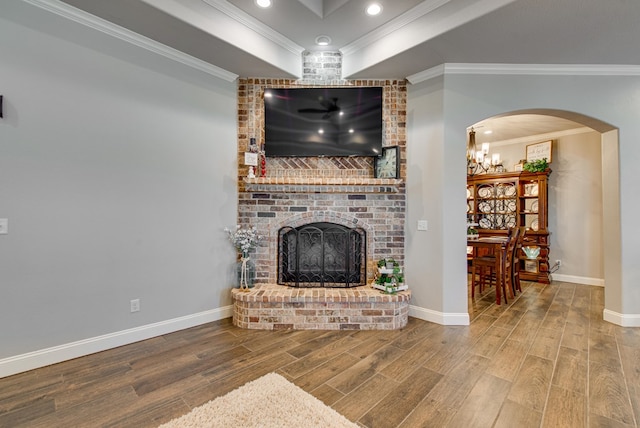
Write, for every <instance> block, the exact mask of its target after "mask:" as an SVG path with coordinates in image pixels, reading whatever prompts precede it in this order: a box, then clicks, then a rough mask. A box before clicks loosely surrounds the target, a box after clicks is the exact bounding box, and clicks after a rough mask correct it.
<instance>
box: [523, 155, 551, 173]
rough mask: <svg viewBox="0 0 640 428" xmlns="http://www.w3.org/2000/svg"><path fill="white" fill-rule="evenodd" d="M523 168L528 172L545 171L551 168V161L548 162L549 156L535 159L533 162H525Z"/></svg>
mask: <svg viewBox="0 0 640 428" xmlns="http://www.w3.org/2000/svg"><path fill="white" fill-rule="evenodd" d="M522 169H524V170H525V171H527V172H544V171H546V170H547V169H549V162H547V158H542V159H538V160H534V161H532V162H525V164H524V166H523V167H522Z"/></svg>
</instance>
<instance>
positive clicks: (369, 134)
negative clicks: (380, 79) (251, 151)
mask: <svg viewBox="0 0 640 428" xmlns="http://www.w3.org/2000/svg"><path fill="white" fill-rule="evenodd" d="M264 121H265V147H264V150H265V155H266V156H378V155H379V154H380V153H381V151H382V88H381V87H352V88H351V87H350V88H280V89H265V91H264Z"/></svg>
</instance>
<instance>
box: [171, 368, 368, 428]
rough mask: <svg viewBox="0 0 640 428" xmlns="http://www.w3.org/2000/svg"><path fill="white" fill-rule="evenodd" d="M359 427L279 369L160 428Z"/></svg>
mask: <svg viewBox="0 0 640 428" xmlns="http://www.w3.org/2000/svg"><path fill="white" fill-rule="evenodd" d="M204 427H207V428H209V427H216V428H218V427H220V428H223V427H229V428H240V427H242V428H272V427H273V428H276V427H277V428H307V427H308V428H316V427H317V428H327V427H332V428H333V427H336V428H339V427H344V428H358V425H356V424H354V423H353V422H351V421H349V420H348V419H347V418H345V417H344V416H342V415H341V414H340V413H338V412H336V411H335V410H333V409H332V408H331V407H329V406H327V405H325V404H324V403H323V402H322V401H320V400H318V399H317V398H316V397H314V396H313V395H311V394H309V393H307V392H306V391H304V390H303V389H301V388H299V387H298V386H296V385H294V384H292V383H291V382H289V381H288V380H286V379H285V378H284V377H282V376H280V375H279V374H276V373H269V374H267V375H264V376H262V377H261V378H258V379H256V380H254V381H251V382H248V383H246V384H244V385H242V386H241V387H240V388H237V389H234V390H233V391H231V392H229V393H228V394H226V395H223V396H221V397H218V398H216V399H215V400H212V401H209V402H208V403H206V404H203V405H202V406H200V407H196V408H195V409H193V410H191V412H189V413H187V414H186V415H184V416H182V417H179V418H176V419H173V420H172V421H169V422H168V423H166V424H164V425H161V426H160V428H204Z"/></svg>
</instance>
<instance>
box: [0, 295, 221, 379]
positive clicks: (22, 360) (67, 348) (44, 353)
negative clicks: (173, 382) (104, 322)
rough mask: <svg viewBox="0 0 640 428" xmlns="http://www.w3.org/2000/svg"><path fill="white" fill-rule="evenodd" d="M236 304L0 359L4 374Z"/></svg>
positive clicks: (162, 330) (209, 318)
mask: <svg viewBox="0 0 640 428" xmlns="http://www.w3.org/2000/svg"><path fill="white" fill-rule="evenodd" d="M232 315H233V306H231V305H229V306H225V307H222V308H218V309H212V310H210V311H205V312H200V313H197V314H192V315H186V316H183V317H179V318H174V319H170V320H166V321H160V322H157V323H153V324H147V325H143V326H140V327H136V328H131V329H128V330H123V331H118V332H115V333H109V334H105V335H102V336H97V337H92V338H89V339H83V340H79V341H77V342H72V343H67V344H64V345H59V346H54V347H51V348H46V349H41V350H38V351H34V352H29V353H26V354H22V355H16V356H14V357H9V358H4V359H1V360H0V378H2V377H5V376H11V375H14V374H17V373H21V372H25V371H27V370H33V369H36V368H39V367H44V366H48V365H50V364H55V363H60V362H62V361H66V360H70V359H73V358H78V357H83V356H85V355H89V354H94V353H96V352H100V351H104V350H107V349H111V348H116V347H118V346H122V345H128V344H130V343H134V342H138V341H140V340H145V339H150V338H152V337H156V336H160V335H163V334H167V333H172V332H174V331H178V330H184V329H185V328H190V327H195V326H197V325H201V324H206V323H208V322H213V321H218V320H221V319H224V318H230V317H231V316H232Z"/></svg>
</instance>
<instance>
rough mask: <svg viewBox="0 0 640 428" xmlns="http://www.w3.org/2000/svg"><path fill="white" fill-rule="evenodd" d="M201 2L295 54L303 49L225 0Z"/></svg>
mask: <svg viewBox="0 0 640 428" xmlns="http://www.w3.org/2000/svg"><path fill="white" fill-rule="evenodd" d="M202 2H203V3H206V4H208V5H209V6H211V7H213V8H214V9H217V10H218V11H220V12H222V13H224V14H225V15H227V16H228V17H229V18H231V19H233V20H234V21H236V22H238V23H240V24H242V25H244V26H245V27H247V28H248V29H250V30H252V31H254V32H256V33H257V34H259V35H261V36H262V37H264V38H266V39H269V40H271V41H272V42H274V43H276V44H277V45H279V46H280V47H282V48H283V49H286V50H288V51H289V52H291V53H293V54H295V55H300V54H302V52H303V51H304V48H303V47H302V46H300V45H298V44H296V43H295V42H293V41H292V40H290V39H288V38H286V37H285V36H283V35H282V34H280V33H278V32H277V31H274V30H273V29H271V27H268V26H266V25H264V24H263V23H262V22H260V21H258V20H257V19H255V18H254V17H252V16H251V15H249V14H247V13H245V12H244V11H242V10H241V9H239V8H237V7H235V6H234V5H232V4H231V3H229V2H228V1H226V0H202Z"/></svg>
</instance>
